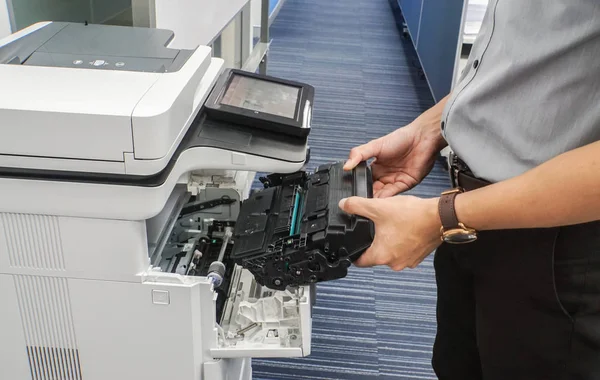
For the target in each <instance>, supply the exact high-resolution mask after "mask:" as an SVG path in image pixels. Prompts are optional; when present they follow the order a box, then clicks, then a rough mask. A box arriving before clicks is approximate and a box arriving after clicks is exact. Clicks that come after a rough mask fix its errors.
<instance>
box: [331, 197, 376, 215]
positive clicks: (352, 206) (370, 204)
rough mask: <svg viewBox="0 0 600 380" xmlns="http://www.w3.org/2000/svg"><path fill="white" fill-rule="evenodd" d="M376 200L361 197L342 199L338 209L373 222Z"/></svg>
mask: <svg viewBox="0 0 600 380" xmlns="http://www.w3.org/2000/svg"><path fill="white" fill-rule="evenodd" d="M375 202H377V200H375V199H371V198H362V197H350V198H344V199H342V200H341V201H340V204H339V207H340V208H341V209H342V210H343V211H344V212H346V213H348V214H352V215H360V216H364V217H365V218H369V219H371V220H373V218H375V217H376V216H377V207H376V204H375Z"/></svg>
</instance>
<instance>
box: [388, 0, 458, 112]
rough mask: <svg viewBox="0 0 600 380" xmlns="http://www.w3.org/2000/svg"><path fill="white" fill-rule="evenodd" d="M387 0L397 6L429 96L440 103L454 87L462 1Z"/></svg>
mask: <svg viewBox="0 0 600 380" xmlns="http://www.w3.org/2000/svg"><path fill="white" fill-rule="evenodd" d="M390 1H392V2H394V1H396V2H397V4H398V5H399V9H400V10H401V11H402V16H403V18H404V21H405V23H406V25H407V26H408V31H409V34H410V36H411V39H412V41H413V44H414V45H415V49H416V51H417V54H418V55H419V60H420V61H421V66H422V68H423V72H424V73H425V76H426V77H427V81H428V83H429V87H430V89H431V93H432V95H433V97H434V99H435V100H436V101H439V100H441V99H442V98H443V97H444V96H446V95H448V94H449V93H450V91H451V89H452V85H453V82H452V81H453V78H454V71H455V63H456V58H457V49H458V45H459V41H460V38H459V37H460V33H461V30H462V25H461V23H462V18H463V9H464V5H465V4H464V2H465V0H390ZM392 5H395V4H392ZM393 8H394V7H393Z"/></svg>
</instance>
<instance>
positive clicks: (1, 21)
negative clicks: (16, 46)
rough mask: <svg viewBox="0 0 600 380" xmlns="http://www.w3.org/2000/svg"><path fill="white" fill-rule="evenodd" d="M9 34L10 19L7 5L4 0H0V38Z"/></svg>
mask: <svg viewBox="0 0 600 380" xmlns="http://www.w3.org/2000/svg"><path fill="white" fill-rule="evenodd" d="M9 34H11V30H10V19H9V17H8V5H7V3H6V0H0V38H3V37H6V36H8V35H9Z"/></svg>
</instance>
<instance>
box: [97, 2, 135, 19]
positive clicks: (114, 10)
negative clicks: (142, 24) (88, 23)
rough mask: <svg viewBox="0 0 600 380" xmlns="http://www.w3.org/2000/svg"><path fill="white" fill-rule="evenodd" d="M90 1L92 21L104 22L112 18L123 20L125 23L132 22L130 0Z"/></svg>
mask: <svg viewBox="0 0 600 380" xmlns="http://www.w3.org/2000/svg"><path fill="white" fill-rule="evenodd" d="M91 3H92V5H91V6H92V15H93V22H95V23H105V22H109V21H112V20H123V23H125V24H130V25H132V24H133V19H132V16H131V0H91ZM129 20H131V21H129ZM128 21H129V22H128Z"/></svg>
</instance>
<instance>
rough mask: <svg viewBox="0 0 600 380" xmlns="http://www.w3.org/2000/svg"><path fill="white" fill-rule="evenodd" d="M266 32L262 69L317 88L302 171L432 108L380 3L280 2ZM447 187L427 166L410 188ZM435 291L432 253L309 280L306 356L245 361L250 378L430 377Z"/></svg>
mask: <svg viewBox="0 0 600 380" xmlns="http://www.w3.org/2000/svg"><path fill="white" fill-rule="evenodd" d="M271 33H272V38H273V45H272V50H271V52H270V55H269V66H268V72H269V74H271V75H275V76H280V77H283V78H288V79H294V80H299V81H304V82H307V83H311V84H313V85H314V86H315V88H316V99H315V110H314V119H313V130H312V132H311V136H310V145H311V148H312V157H311V163H310V165H309V168H314V167H315V166H317V165H319V164H322V163H326V162H331V161H338V160H340V159H344V158H345V157H347V155H348V151H349V150H350V148H352V147H353V146H355V145H358V144H361V143H364V142H366V141H368V140H370V139H372V138H376V137H379V136H382V135H385V134H387V133H389V132H390V131H392V130H394V129H395V128H398V127H401V126H403V125H405V124H407V123H409V122H410V121H412V120H413V119H414V118H415V117H416V116H418V115H419V114H420V113H421V112H423V111H424V110H426V109H427V108H429V107H430V106H431V105H432V104H433V100H432V98H431V95H430V93H429V90H428V87H427V84H426V82H425V81H423V80H421V79H419V76H418V72H417V69H416V67H415V62H416V56H415V53H414V49H413V48H412V46H411V45H410V42H408V41H406V40H404V39H403V38H402V37H401V35H400V33H399V31H398V29H397V28H396V24H395V20H394V16H393V14H392V10H391V8H390V5H389V3H388V0H345V1H342V0H339V1H326V0H287V1H286V3H285V5H284V6H283V8H282V10H281V12H280V13H279V15H278V17H277V19H276V21H275V23H274V24H273V26H272V29H271ZM447 184H448V182H447V175H446V173H445V172H443V170H442V169H441V167H436V168H435V169H434V171H433V172H432V173H431V175H430V176H429V177H428V178H427V179H426V180H425V181H424V183H422V184H421V185H419V186H418V187H417V188H416V189H414V190H413V191H412V192H411V193H412V194H414V195H418V196H422V197H428V196H435V195H437V194H439V193H440V191H442V190H443V189H445V187H446V186H447ZM435 297H436V288H435V280H434V273H433V268H432V262H431V258H429V259H428V260H426V261H425V262H424V263H423V264H422V265H421V266H420V267H419V268H417V269H415V270H407V271H404V272H401V273H395V272H392V271H391V270H389V269H387V268H374V269H356V268H352V270H351V273H350V275H349V276H348V277H347V278H345V279H343V280H338V281H333V282H328V283H322V284H319V286H318V290H317V304H316V306H315V308H314V314H313V345H312V355H310V356H309V357H307V358H302V359H283V360H275V359H272V360H271V359H270V360H254V361H253V369H254V379H255V380H287V379H306V380H309V379H311V380H314V379H319V380H353V379H361V380H369V379H435V376H434V375H433V372H432V370H431V364H430V361H431V346H432V343H433V339H434V334H435V327H436V326H435Z"/></svg>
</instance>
